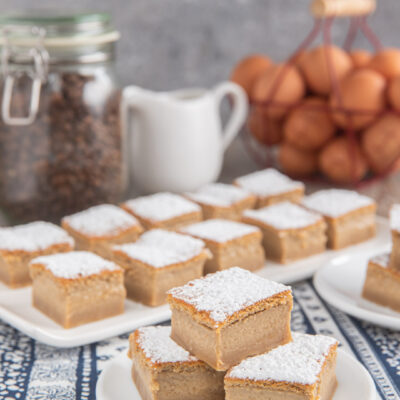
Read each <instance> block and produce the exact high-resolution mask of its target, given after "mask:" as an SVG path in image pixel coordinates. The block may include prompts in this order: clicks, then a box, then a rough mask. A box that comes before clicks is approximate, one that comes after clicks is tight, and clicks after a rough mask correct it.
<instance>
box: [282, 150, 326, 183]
mask: <svg viewBox="0 0 400 400" xmlns="http://www.w3.org/2000/svg"><path fill="white" fill-rule="evenodd" d="M278 158H279V163H280V165H281V167H282V169H283V171H284V172H285V173H287V174H288V175H290V176H297V177H300V176H307V175H311V174H313V173H314V172H316V170H317V166H318V157H317V154H316V153H313V152H309V151H302V150H299V149H296V148H295V147H293V146H291V145H290V144H287V143H283V144H282V145H281V146H280V148H279V155H278Z"/></svg>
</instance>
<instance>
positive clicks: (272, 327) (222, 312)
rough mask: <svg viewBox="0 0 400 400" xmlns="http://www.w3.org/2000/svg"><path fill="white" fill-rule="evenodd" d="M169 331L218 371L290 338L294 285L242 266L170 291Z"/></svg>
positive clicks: (190, 350) (179, 342) (174, 338)
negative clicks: (255, 272)
mask: <svg viewBox="0 0 400 400" xmlns="http://www.w3.org/2000/svg"><path fill="white" fill-rule="evenodd" d="M168 302H169V304H170V307H171V311H172V333H171V337H172V339H173V340H175V342H176V343H178V344H179V345H181V346H182V347H184V348H185V349H186V350H188V351H189V352H190V353H191V354H194V355H195V356H196V357H198V358H199V359H200V360H203V361H205V362H206V363H207V364H209V365H211V366H212V367H213V368H214V369H216V370H217V371H225V370H227V369H228V368H230V367H232V366H233V365H236V364H237V363H239V362H240V361H241V360H243V359H244V358H246V357H249V356H253V355H257V354H261V353H264V352H266V351H269V350H271V349H272V348H274V347H276V346H279V345H281V344H285V343H288V342H290V340H291V333H290V312H291V310H292V306H293V299H292V292H291V288H290V287H288V286H284V285H281V284H279V283H276V282H272V281H268V280H266V279H263V278H260V277H259V276H257V275H255V274H252V273H251V272H249V271H246V270H243V269H241V268H231V269H228V270H225V271H221V272H217V273H215V274H209V275H207V276H206V277H204V278H201V279H197V280H194V281H191V282H189V283H188V284H186V285H185V286H182V287H178V288H174V289H172V290H170V291H169V294H168Z"/></svg>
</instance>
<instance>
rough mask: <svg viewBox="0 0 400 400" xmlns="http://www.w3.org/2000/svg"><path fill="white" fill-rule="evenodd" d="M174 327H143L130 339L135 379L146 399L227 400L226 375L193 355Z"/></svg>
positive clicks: (130, 352) (143, 397)
mask: <svg viewBox="0 0 400 400" xmlns="http://www.w3.org/2000/svg"><path fill="white" fill-rule="evenodd" d="M170 335H171V327H170V326H149V327H146V328H140V329H138V330H136V331H135V332H134V333H132V334H131V335H130V337H129V353H128V355H129V357H130V358H131V359H132V378H133V381H134V383H135V385H136V387H137V389H138V391H139V393H140V395H141V397H142V399H143V400H189V399H190V400H224V399H225V392H224V372H217V371H215V370H214V369H213V368H211V367H210V366H209V365H207V364H206V363H204V362H203V361H200V360H199V359H197V358H196V357H194V356H192V355H191V354H190V353H189V352H188V351H186V350H185V349H183V348H182V347H180V346H179V345H178V344H176V343H175V342H174V341H173V340H172V339H171V338H170Z"/></svg>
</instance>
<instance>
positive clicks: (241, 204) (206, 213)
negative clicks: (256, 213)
mask: <svg viewBox="0 0 400 400" xmlns="http://www.w3.org/2000/svg"><path fill="white" fill-rule="evenodd" d="M185 195H186V197H188V198H189V199H190V200H192V201H194V202H196V203H197V204H199V205H200V206H201V208H202V211H203V217H204V219H212V218H223V219H231V220H238V219H240V216H241V214H242V212H243V211H244V210H246V209H248V208H253V207H254V205H255V203H256V196H255V195H253V194H251V193H250V192H249V191H247V190H245V189H243V188H240V187H237V186H234V185H227V184H224V183H211V184H208V185H205V186H203V187H201V188H200V189H199V190H197V191H196V192H192V193H186V194H185Z"/></svg>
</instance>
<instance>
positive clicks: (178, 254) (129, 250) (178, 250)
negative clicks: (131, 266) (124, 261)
mask: <svg viewBox="0 0 400 400" xmlns="http://www.w3.org/2000/svg"><path fill="white" fill-rule="evenodd" d="M204 247H205V245H204V243H203V242H202V241H201V240H198V239H195V238H192V237H189V236H186V235H181V234H179V233H175V232H170V231H165V230H162V229H152V230H150V231H148V232H146V233H144V234H143V235H142V236H141V237H140V238H139V239H138V240H137V241H136V242H135V243H127V244H122V245H116V246H114V247H113V248H114V249H115V250H119V251H122V252H123V253H125V254H126V255H127V256H128V257H131V258H133V259H136V260H140V261H142V262H144V263H146V264H148V265H150V266H152V267H154V268H162V267H167V266H168V265H172V264H177V263H181V262H185V261H188V260H190V259H192V258H193V257H196V256H197V255H199V254H200V253H201V252H202V251H203V250H204Z"/></svg>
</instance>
